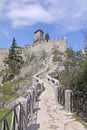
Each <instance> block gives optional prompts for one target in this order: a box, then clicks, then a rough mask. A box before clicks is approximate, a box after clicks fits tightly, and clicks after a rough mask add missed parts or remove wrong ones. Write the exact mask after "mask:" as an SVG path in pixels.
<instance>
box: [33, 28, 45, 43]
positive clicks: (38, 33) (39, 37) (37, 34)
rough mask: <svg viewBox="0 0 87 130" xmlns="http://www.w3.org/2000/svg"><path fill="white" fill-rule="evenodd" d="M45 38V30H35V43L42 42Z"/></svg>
mask: <svg viewBox="0 0 87 130" xmlns="http://www.w3.org/2000/svg"><path fill="white" fill-rule="evenodd" d="M42 40H43V31H42V30H40V29H38V30H37V31H35V32H34V45H37V44H40V43H41V41H42Z"/></svg>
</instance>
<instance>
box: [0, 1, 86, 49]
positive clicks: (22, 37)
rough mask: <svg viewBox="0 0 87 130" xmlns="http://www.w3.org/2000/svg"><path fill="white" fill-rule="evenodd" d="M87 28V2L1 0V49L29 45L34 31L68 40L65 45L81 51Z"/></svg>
mask: <svg viewBox="0 0 87 130" xmlns="http://www.w3.org/2000/svg"><path fill="white" fill-rule="evenodd" d="M86 28H87V0H75V1H74V0H43V1H42V0H14V1H13V0H0V48H4V47H5V48H8V47H10V46H11V43H12V39H13V37H15V38H16V41H17V44H18V45H20V46H24V45H25V44H32V43H33V37H34V31H36V30H37V29H42V30H43V31H44V34H45V33H49V35H50V39H58V38H62V37H66V38H67V45H68V46H71V47H73V49H75V50H79V49H83V47H84V35H83V33H82V30H86Z"/></svg>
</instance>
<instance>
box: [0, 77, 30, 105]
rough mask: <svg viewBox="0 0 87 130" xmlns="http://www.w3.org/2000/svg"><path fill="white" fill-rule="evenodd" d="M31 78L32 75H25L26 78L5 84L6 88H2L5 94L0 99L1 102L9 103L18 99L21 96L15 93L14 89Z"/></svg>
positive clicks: (0, 88) (0, 89)
mask: <svg viewBox="0 0 87 130" xmlns="http://www.w3.org/2000/svg"><path fill="white" fill-rule="evenodd" d="M29 77H30V75H25V77H24V78H19V79H16V80H12V81H10V82H8V83H6V84H4V86H2V87H0V91H1V92H2V93H3V96H2V97H0V102H3V103H7V102H9V101H10V100H12V99H15V98H18V97H19V96H20V95H18V94H17V93H16V92H15V91H14V87H15V86H16V85H17V84H18V83H20V82H24V81H26V80H27V79H29Z"/></svg>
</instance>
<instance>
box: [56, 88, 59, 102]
mask: <svg viewBox="0 0 87 130" xmlns="http://www.w3.org/2000/svg"><path fill="white" fill-rule="evenodd" d="M58 91H59V86H55V100H56V102H58Z"/></svg>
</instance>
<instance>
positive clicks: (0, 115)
mask: <svg viewBox="0 0 87 130" xmlns="http://www.w3.org/2000/svg"><path fill="white" fill-rule="evenodd" d="M9 111H10V109H4V108H3V109H0V119H1V118H2V117H4V116H5V115H6V114H7V113H8V112H9ZM11 117H12V113H11V114H9V115H8V116H7V121H8V125H9V126H10V124H11ZM1 126H2V124H1V123H0V129H1Z"/></svg>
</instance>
